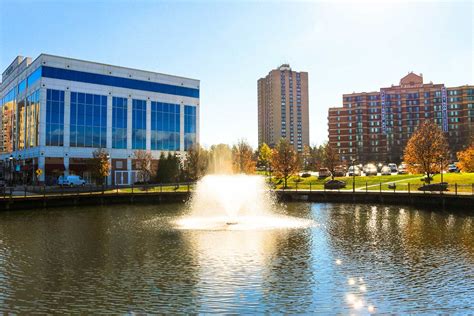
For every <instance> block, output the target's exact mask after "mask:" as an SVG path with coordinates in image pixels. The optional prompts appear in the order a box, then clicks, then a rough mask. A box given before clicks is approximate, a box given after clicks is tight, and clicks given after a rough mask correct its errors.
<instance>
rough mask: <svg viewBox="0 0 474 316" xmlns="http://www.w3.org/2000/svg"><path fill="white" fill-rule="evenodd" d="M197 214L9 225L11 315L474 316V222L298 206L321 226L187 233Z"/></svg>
mask: <svg viewBox="0 0 474 316" xmlns="http://www.w3.org/2000/svg"><path fill="white" fill-rule="evenodd" d="M184 210H185V206H184V205H178V204H171V205H134V206H132V205H121V206H108V207H81V208H75V209H52V210H38V211H15V212H4V213H1V214H0V312H14V313H27V312H28V313H29V312H36V313H52V312H57V313H70V312H73V311H74V312H84V313H143V312H147V313H170V312H175V313H177V312H181V313H196V312H203V313H205V312H220V313H276V312H280V313H320V314H328V313H330V314H333V313H343V314H352V313H353V314H369V313H374V312H375V313H397V314H405V313H426V314H432V313H435V312H436V313H450V314H451V313H460V314H469V313H471V314H472V313H474V215H473V213H472V212H468V211H466V212H454V211H453V212H443V211H429V210H421V209H415V208H411V207H399V206H397V207H394V206H381V205H351V204H318V203H290V204H288V205H287V213H288V214H289V215H291V216H295V217H300V218H306V219H312V220H314V222H315V223H316V224H315V225H313V226H312V227H306V228H300V229H267V230H243V231H238V230H232V231H229V230H225V229H224V230H209V231H208V230H179V229H176V228H174V227H173V225H172V224H171V222H173V220H175V219H176V218H177V216H180V215H182V214H183V212H184Z"/></svg>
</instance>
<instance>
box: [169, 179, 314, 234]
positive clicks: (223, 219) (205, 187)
mask: <svg viewBox="0 0 474 316" xmlns="http://www.w3.org/2000/svg"><path fill="white" fill-rule="evenodd" d="M276 207H277V205H276V203H275V197H274V195H273V194H272V193H271V192H270V191H269V190H268V188H267V186H266V184H265V179H264V178H263V177H261V176H249V175H243V174H238V175H229V174H221V175H207V176H205V177H204V178H202V179H201V180H200V181H199V182H198V183H197V187H196V191H195V193H194V195H193V197H192V199H191V201H190V209H189V215H188V216H185V217H183V218H180V219H179V220H178V221H177V222H176V225H177V227H178V228H180V229H204V230H223V229H225V230H252V229H277V228H301V227H309V226H311V225H313V221H311V220H306V219H300V218H296V217H290V216H286V215H283V214H276V213H275V212H274V210H275V209H276Z"/></svg>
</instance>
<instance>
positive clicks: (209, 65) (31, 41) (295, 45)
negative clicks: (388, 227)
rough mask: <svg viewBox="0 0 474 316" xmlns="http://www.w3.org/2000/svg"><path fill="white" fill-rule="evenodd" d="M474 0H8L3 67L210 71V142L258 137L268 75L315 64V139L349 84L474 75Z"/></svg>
mask: <svg viewBox="0 0 474 316" xmlns="http://www.w3.org/2000/svg"><path fill="white" fill-rule="evenodd" d="M473 11H474V4H473V1H468V0H466V1H421V2H420V1H419V2H411V1H398V2H392V1H373V2H360V1H357V2H356V1H354V2H349V1H326V2H322V1H319V2H295V1H291V2H281V1H278V2H271V1H259V2H249V1H246V2H244V1H233V2H230V1H207V2H206V1H193V2H183V1H163V2H158V1H140V0H135V1H134V0H130V1H112V0H111V1H98V0H94V1H77V2H76V1H66V0H63V1H23V0H16V1H12V0H0V45H1V46H0V68H1V69H2V71H3V70H4V69H5V68H6V67H7V66H8V65H9V64H10V62H11V61H12V60H13V58H14V57H15V56H17V55H23V56H31V57H33V58H36V57H37V56H38V55H39V54H40V53H42V52H44V53H49V54H56V55H61V56H68V57H74V58H79V59H86V60H91V61H97V62H103V63H108V64H114V65H120V66H126V67H132V68H139V69H146V70H151V71H156V72H162V73H169V74H173V75H179V76H185V77H191V78H196V79H199V80H201V102H200V104H201V142H202V143H203V144H204V145H211V144H214V143H219V142H225V143H230V144H232V143H235V142H236V141H237V140H238V139H241V138H242V139H247V140H248V141H249V142H250V143H251V144H252V145H253V146H256V145H257V80H258V79H259V78H260V77H263V76H265V75H266V74H267V73H268V72H269V71H270V70H271V69H273V68H276V67H277V66H279V65H280V64H282V63H290V65H291V67H292V68H293V69H294V70H297V71H307V72H308V73H309V98H310V101H309V106H310V131H311V132H310V139H311V143H312V144H321V143H322V142H324V141H325V140H326V138H327V122H326V120H327V109H328V107H330V106H340V105H341V100H342V94H343V93H350V92H353V91H359V92H360V91H374V90H378V89H379V88H380V87H386V86H390V85H391V84H398V82H399V80H400V78H401V77H403V76H404V75H406V74H407V73H408V72H409V71H414V72H416V73H423V76H424V79H425V81H427V82H428V81H433V82H435V83H445V84H446V85H448V86H456V85H463V84H473V83H474V62H473V59H474V47H473V37H474V31H473V29H474V25H473V19H474V12H473Z"/></svg>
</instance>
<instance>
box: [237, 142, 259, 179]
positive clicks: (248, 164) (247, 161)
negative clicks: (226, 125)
mask: <svg viewBox="0 0 474 316" xmlns="http://www.w3.org/2000/svg"><path fill="white" fill-rule="evenodd" d="M255 165H256V162H255V160H254V158H253V149H252V147H251V146H250V145H249V144H248V143H247V142H246V141H244V140H241V141H239V142H238V143H237V144H236V145H234V146H232V169H233V171H234V172H235V173H246V174H253V173H255Z"/></svg>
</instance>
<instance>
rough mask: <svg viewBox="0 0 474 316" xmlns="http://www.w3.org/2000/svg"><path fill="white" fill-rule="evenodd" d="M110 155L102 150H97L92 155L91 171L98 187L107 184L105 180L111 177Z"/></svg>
mask: <svg viewBox="0 0 474 316" xmlns="http://www.w3.org/2000/svg"><path fill="white" fill-rule="evenodd" d="M109 158H110V156H109V153H108V152H107V151H106V150H105V149H102V148H99V149H97V150H95V151H94V152H93V153H92V159H91V160H90V164H89V169H90V171H91V174H92V178H93V179H95V182H96V183H97V184H98V185H103V184H104V183H105V181H104V180H105V178H106V177H108V176H109V175H110V161H109Z"/></svg>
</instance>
